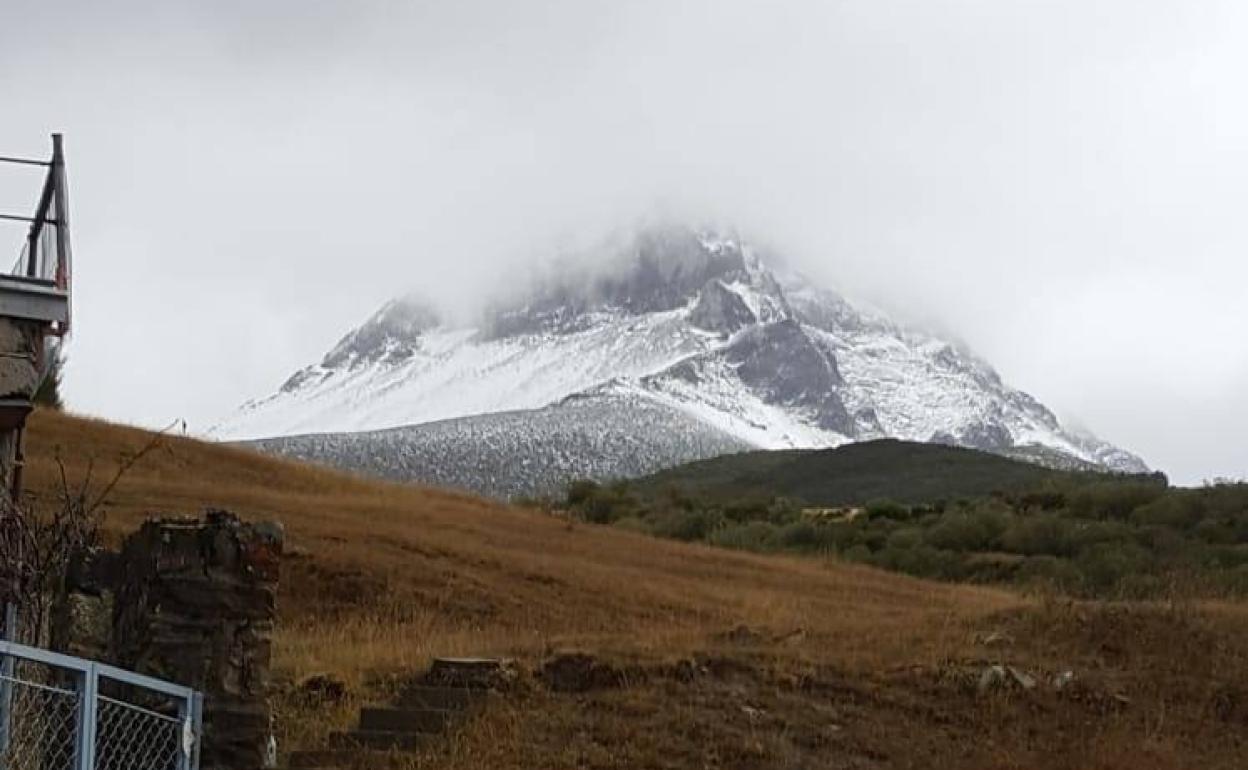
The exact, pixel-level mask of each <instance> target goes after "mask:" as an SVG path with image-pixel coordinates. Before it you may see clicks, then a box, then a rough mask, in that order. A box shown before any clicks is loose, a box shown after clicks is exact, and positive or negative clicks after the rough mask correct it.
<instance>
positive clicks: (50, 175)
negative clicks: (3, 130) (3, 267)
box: [0, 134, 73, 336]
mask: <svg viewBox="0 0 1248 770" xmlns="http://www.w3.org/2000/svg"><path fill="white" fill-rule="evenodd" d="M0 164H4V165H9V166H38V167H43V168H46V169H47V171H46V173H45V174H44V178H43V185H42V187H41V188H40V190H39V193H38V198H37V201H36V204H35V208H34V213H33V214H32V215H30V216H27V215H25V214H16V213H7V212H0V221H2V222H9V223H17V224H19V225H21V224H25V225H27V231H26V237H25V239H24V240H23V242H22V246H21V249H20V252H19V253H18V256H17V260H16V262H14V263H13V266H12V268H11V269H10V270H9V272H8V274H7V275H4V276H0V314H3V315H14V316H17V317H19V318H30V319H32V320H37V321H43V322H45V323H47V324H48V325H49V331H50V332H51V333H52V334H55V335H60V336H63V335H64V334H65V333H66V332H68V331H69V326H70V313H69V308H70V304H69V294H70V274H71V265H72V262H73V252H72V249H71V248H70V238H69V187H68V184H67V182H66V175H65V153H64V147H63V143H62V140H61V135H60V134H53V135H52V157H51V158H50V159H48V160H36V159H30V158H15V157H8V156H0Z"/></svg>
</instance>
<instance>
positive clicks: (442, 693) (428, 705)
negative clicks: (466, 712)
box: [399, 687, 486, 711]
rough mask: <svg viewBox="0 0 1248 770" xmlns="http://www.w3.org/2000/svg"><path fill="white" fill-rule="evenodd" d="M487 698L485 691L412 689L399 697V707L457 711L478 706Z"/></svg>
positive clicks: (436, 688)
mask: <svg viewBox="0 0 1248 770" xmlns="http://www.w3.org/2000/svg"><path fill="white" fill-rule="evenodd" d="M485 697H486V693H485V692H484V691H482V690H476V689H471V688H467V687H411V688H408V689H407V690H404V691H403V694H402V695H400V696H399V706H401V707H402V708H409V709H439V710H441V711H457V710H463V709H466V708H469V707H470V706H473V705H476V704H477V703H480V702H481V701H482V700H483V699H484V698H485Z"/></svg>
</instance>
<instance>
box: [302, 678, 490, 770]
mask: <svg viewBox="0 0 1248 770" xmlns="http://www.w3.org/2000/svg"><path fill="white" fill-rule="evenodd" d="M503 667H504V666H503V663H502V662H501V661H498V660H494V659H486V658H437V659H435V660H434V662H433V666H432V668H430V670H429V673H428V674H426V675H425V677H424V679H423V681H422V682H421V683H420V684H416V685H413V686H411V687H409V688H407V689H406V690H404V691H403V692H402V693H400V695H399V698H398V700H397V701H396V702H395V703H394V704H393V705H389V706H365V707H363V708H361V709H360V718H359V723H358V726H357V727H356V728H355V729H353V730H344V731H341V732H336V733H333V734H332V735H330V736H329V741H328V747H327V748H324V749H313V750H308V751H294V752H291V753H290V755H289V756H288V757H287V762H286V767H288V768H289V769H290V770H339V769H340V768H345V767H352V766H353V765H358V764H359V763H360V759H361V758H362V754H364V753H366V752H372V751H376V752H393V751H417V750H419V749H420V748H422V747H424V746H426V745H428V743H429V742H430V741H433V740H436V739H437V738H439V737H441V736H442V735H444V734H445V732H446V730H447V728H448V726H450V725H451V724H452V723H453V722H454V721H455V720H456V719H458V718H461V717H462V716H464V715H466V714H468V713H470V712H471V711H472V710H473V709H474V708H476V707H477V706H479V705H480V704H481V702H482V701H483V700H484V699H485V696H486V694H487V693H489V692H490V690H491V689H493V687H494V686H495V684H496V683H497V677H498V675H499V673H500V672H502V671H503Z"/></svg>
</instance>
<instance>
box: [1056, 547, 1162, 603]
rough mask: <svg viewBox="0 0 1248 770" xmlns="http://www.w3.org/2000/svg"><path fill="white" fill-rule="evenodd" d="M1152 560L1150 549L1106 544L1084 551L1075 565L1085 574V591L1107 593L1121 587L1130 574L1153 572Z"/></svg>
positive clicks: (1098, 593) (1096, 593)
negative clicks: (1150, 570) (1150, 569)
mask: <svg viewBox="0 0 1248 770" xmlns="http://www.w3.org/2000/svg"><path fill="white" fill-rule="evenodd" d="M1150 562H1151V559H1150V557H1149V554H1148V552H1147V551H1145V550H1144V549H1143V548H1141V547H1140V546H1138V545H1122V544H1118V543H1112V544H1111V543H1102V544H1100V545H1094V546H1092V547H1090V548H1087V549H1085V550H1084V551H1082V552H1081V553H1080V554H1079V556H1078V558H1076V559H1075V566H1076V567H1078V568H1079V572H1080V573H1082V575H1083V585H1084V588H1085V590H1086V591H1087V592H1088V593H1090V594H1092V595H1096V596H1105V595H1107V594H1111V593H1114V592H1116V591H1117V590H1119V589H1120V583H1121V582H1122V581H1123V579H1124V578H1126V577H1127V576H1128V575H1136V574H1139V573H1144V572H1147V571H1149V568H1150V566H1151V564H1150Z"/></svg>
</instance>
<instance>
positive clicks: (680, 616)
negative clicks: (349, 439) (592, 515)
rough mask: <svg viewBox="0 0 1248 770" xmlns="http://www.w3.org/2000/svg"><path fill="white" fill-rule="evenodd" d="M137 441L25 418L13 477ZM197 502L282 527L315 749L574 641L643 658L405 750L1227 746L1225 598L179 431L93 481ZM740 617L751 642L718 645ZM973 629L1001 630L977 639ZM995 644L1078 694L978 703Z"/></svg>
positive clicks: (471, 763) (704, 753)
mask: <svg viewBox="0 0 1248 770" xmlns="http://www.w3.org/2000/svg"><path fill="white" fill-rule="evenodd" d="M149 435H150V434H146V433H144V432H142V431H138V430H132V429H128V428H121V427H116V426H111V425H107V424H103V423H98V422H90V421H84V420H79V419H75V418H72V417H66V416H61V415H55V414H47V413H38V414H36V415H35V416H34V417H33V418H32V421H31V426H30V430H29V432H28V437H27V456H28V475H27V486H28V488H29V489H30V490H31V492H32V495H33V496H34V498H35V501H36V503H37V504H48V503H50V502H51V501H52V499H53V498H54V496H55V493H56V490H57V488H58V486H57V483H58V482H57V478H58V471H57V465H56V463H55V462H54V459H53V458H54V457H55V456H57V455H59V456H60V457H62V458H63V459H64V461H65V463H66V466H67V469H68V471H69V475H70V478H71V479H81V478H82V477H83V476H84V474H85V472H86V468H87V465H88V463H89V462H90V461H91V460H92V458H94V462H95V465H96V471H95V475H96V477H97V478H99V477H102V476H107V475H109V474H110V473H111V470H112V469H113V468H115V467H116V464H117V462H118V461H119V459H120V458H121V457H122V456H124V455H125V453H127V452H134V451H136V450H137V449H138V448H139V447H141V446H142V445H143V444H144V443H145V442H147V441H148V438H149ZM205 506H220V507H226V508H229V509H231V510H234V511H236V512H238V513H240V514H242V515H244V516H245V517H251V518H274V519H279V520H281V521H282V522H283V523H284V524H285V525H286V527H287V532H288V538H289V543H290V546H291V550H292V552H293V553H292V556H291V558H289V559H288V560H287V562H286V565H285V572H284V575H283V586H282V596H281V613H282V618H281V620H282V623H281V628H280V632H279V638H278V640H277V645H276V648H275V657H276V664H277V667H278V673H279V682H280V683H281V687H280V691H279V697H278V699H277V706H278V709H279V716H280V718H281V731H282V734H283V737H284V738H285V742H284V745H286V746H294V745H300V744H303V745H309V744H312V743H314V742H315V741H316V740H317V738H318V737H319V735H320V734H321V733H322V732H323V731H324V730H325V729H327V728H328V727H329V726H330V725H331V724H334V723H342V722H345V721H346V720H347V719H348V718H349V713H350V709H351V708H352V707H353V706H355V705H357V703H358V702H359V701H364V700H369V699H374V698H383V697H385V696H386V695H387V694H388V693H390V692H392V691H393V690H394V688H395V687H397V686H399V683H401V682H402V680H403V679H404V678H405V677H408V676H410V675H412V673H413V672H415V671H416V670H418V669H419V668H420V667H421V666H423V665H424V664H425V663H426V662H427V660H428V658H429V657H430V656H431V655H435V654H474V655H476V654H481V655H508V656H514V657H516V658H517V659H518V660H519V661H520V662H521V663H522V664H525V665H532V664H535V663H537V662H538V661H540V660H541V659H542V658H544V657H545V656H546V655H548V654H549V652H550V651H551V650H553V649H560V648H577V649H582V650H588V651H592V652H593V653H595V654H596V655H599V656H601V657H602V658H603V659H604V660H608V661H628V662H630V664H631V665H633V666H635V667H637V670H639V671H643V672H649V673H648V674H645V675H641V676H639V677H637V678H636V684H635V685H633V686H631V687H627V688H624V689H609V690H602V691H595V692H591V693H586V694H581V695H577V696H570V695H556V694H553V693H550V692H548V691H546V690H545V689H543V688H541V687H538V686H536V685H533V686H529V687H525V688H521V689H520V691H518V692H517V693H515V694H513V696H512V697H511V698H509V699H506V700H504V701H501V702H499V703H496V704H495V705H494V706H493V707H492V708H491V709H490V710H489V711H488V712H487V713H486V715H485V716H483V717H482V718H481V719H479V720H477V721H475V722H472V723H469V724H468V725H466V726H465V727H464V728H463V730H462V732H461V733H460V734H459V735H458V736H457V737H456V739H455V740H453V741H449V742H445V743H441V744H436V745H434V746H433V747H431V748H430V750H429V751H428V752H427V753H426V754H424V755H422V756H420V757H418V758H417V759H416V760H414V762H415V764H416V765H417V766H422V767H448V768H460V767H462V768H469V767H486V766H488V767H518V768H519V767H524V768H529V767H531V768H555V767H689V766H698V767H702V766H710V767H757V768H770V767H777V768H778V767H792V766H803V767H936V766H940V767H954V766H956V767H1106V768H1109V767H1123V768H1126V767H1142V768H1149V767H1190V766H1203V767H1233V766H1238V765H1237V763H1238V761H1239V759H1240V757H1242V754H1241V753H1240V752H1241V751H1242V750H1243V748H1244V747H1243V745H1242V740H1243V739H1242V737H1241V736H1242V735H1243V734H1244V732H1245V727H1248V650H1246V649H1245V642H1244V641H1243V640H1244V639H1246V638H1248V636H1245V632H1248V619H1246V617H1245V613H1244V612H1243V611H1242V608H1239V607H1204V608H1194V607H1187V606H1181V607H1180V608H1179V609H1177V610H1176V609H1174V608H1169V609H1167V608H1154V607H1131V608H1125V607H1104V606H1098V605H1086V606H1073V607H1072V606H1065V605H1054V604H1050V603H1038V602H1034V601H1029V600H1024V599H1022V598H1019V597H1017V596H1014V595H1011V594H1007V593H1004V592H998V591H990V590H984V589H975V588H969V587H960V586H948V585H939V584H933V583H927V582H922V581H918V580H913V579H909V578H905V577H901V576H898V575H891V574H886V573H883V572H877V571H874V570H869V569H864V568H854V567H847V566H843V565H839V564H829V563H822V562H817V561H813V560H799V559H789V558H778V557H763V556H755V555H750V554H743V553H737V552H728V551H719V550H713V549H710V548H707V547H701V546H689V545H683V544H680V543H675V542H666V541H660V540H654V539H648V538H644V537H640V536H636V535H632V534H629V533H626V532H621V531H616V530H613V529H610V528H598V527H590V526H584V525H575V526H574V525H570V524H568V523H565V522H563V521H561V520H558V519H555V518H551V517H546V516H543V515H541V514H537V513H531V512H526V511H520V510H516V509H511V508H506V507H503V506H499V505H496V504H493V503H489V502H485V501H482V500H479V499H476V498H472V497H469V496H466V495H461V494H456V493H451V492H442V491H435V490H426V489H418V488H412V487H401V486H395V485H387V484H381V483H376V482H370V481H364V480H359V479H355V478H352V477H349V476H344V475H340V474H337V473H334V472H330V471H327V470H323V469H319V468H314V467H310V466H303V465H298V464H294V463H290V462H286V461H281V460H276V459H272V458H267V457H263V456H260V455H256V454H252V453H250V452H248V451H246V450H241V449H235V448H229V447H221V446H215V445H209V444H203V443H199V442H194V441H190V440H184V439H177V438H174V439H169V440H168V441H167V442H166V443H165V445H164V446H163V447H162V448H161V449H160V450H159V451H157V452H155V453H153V454H151V455H149V456H148V457H146V458H144V459H143V461H142V462H140V463H139V464H138V465H137V466H136V467H135V468H134V469H133V470H132V471H131V472H130V473H129V474H128V475H127V476H126V477H125V478H124V480H123V481H122V483H121V484H120V485H119V486H118V487H117V488H116V490H115V492H114V494H113V495H112V496H111V498H110V506H109V510H110V519H109V526H110V529H111V531H112V532H113V533H114V535H115V534H116V533H118V532H120V531H123V530H127V529H129V528H131V527H132V526H133V525H134V524H135V523H137V522H138V521H139V520H140V519H141V518H142V516H144V515H145V514H146V513H148V512H152V511H165V512H177V513H195V512H197V511H199V510H200V509H202V508H203V507H205ZM738 625H747V626H749V627H750V628H751V629H754V630H755V631H756V632H757V633H755V634H747V635H743V636H739V637H736V638H731V637H729V638H726V637H725V636H724V632H726V631H729V630H731V629H733V628H734V627H736V626H738ZM799 629H801V630H802V632H803V633H801V634H797V635H793V636H790V637H788V638H787V639H786V641H783V642H779V641H775V639H776V637H780V636H785V635H788V634H790V632H794V631H797V630H799ZM990 631H1002V632H1005V633H1007V634H1008V635H1010V636H1011V637H1013V639H1014V640H1015V641H1013V642H1012V643H1009V644H1006V645H1000V646H991V647H986V646H984V645H982V644H979V643H977V642H976V641H975V639H976V637H977V636H978V635H982V634H984V633H987V632H990ZM1191 650H1200V651H1201V654H1200V655H1196V656H1192V657H1187V656H1186V653H1185V652H1184V651H1191ZM691 656H696V657H697V658H698V660H700V661H702V663H703V665H702V667H701V668H700V669H697V672H698V673H696V674H695V675H694V676H693V677H692V679H690V678H689V677H687V676H683V675H682V676H675V675H673V674H672V673H671V672H672V671H673V670H674V669H673V668H672V667H671V666H669V665H666V664H669V663H671V662H673V661H676V660H678V659H684V658H689V657H691ZM996 659H1000V660H1003V661H1007V662H1011V663H1016V664H1019V665H1022V666H1025V667H1027V668H1029V669H1030V670H1033V671H1053V670H1056V669H1057V668H1059V667H1067V666H1069V667H1072V668H1074V669H1076V670H1077V671H1078V674H1079V677H1080V679H1079V681H1080V688H1079V689H1078V690H1077V692H1076V694H1077V695H1078V697H1069V696H1065V697H1059V696H1058V695H1056V694H1054V693H1052V692H1049V691H1047V690H1046V691H1044V692H1036V693H1031V694H1027V695H1021V694H1015V695H1010V694H1005V693H1001V694H997V695H989V696H977V695H975V693H974V687H973V686H972V685H969V684H968V682H970V681H972V680H973V678H974V675H975V672H976V671H977V670H978V669H979V668H980V667H982V662H983V661H984V660H996ZM319 671H326V672H332V673H333V674H335V675H336V676H339V677H341V678H342V679H343V680H344V681H346V682H347V684H348V685H349V688H350V690H351V698H350V699H349V700H348V702H346V703H345V704H339V705H337V706H327V705H314V706H309V704H308V703H307V702H306V701H305V700H302V699H300V698H299V697H296V694H295V688H293V687H292V686H291V685H290V682H292V681H295V680H297V679H299V678H300V677H303V676H305V675H307V674H310V673H314V672H319ZM1116 693H1120V694H1125V695H1126V696H1127V697H1128V698H1129V699H1130V700H1129V704H1124V703H1123V702H1122V701H1120V700H1118V699H1116V698H1114V694H1116Z"/></svg>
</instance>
